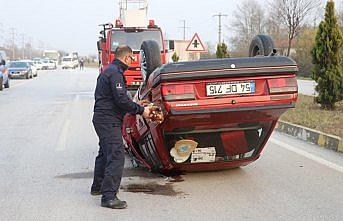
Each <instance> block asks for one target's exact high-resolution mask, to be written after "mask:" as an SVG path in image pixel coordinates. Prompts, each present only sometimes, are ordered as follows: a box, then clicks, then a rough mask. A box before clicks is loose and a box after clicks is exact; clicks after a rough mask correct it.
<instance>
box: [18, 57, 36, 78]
mask: <svg viewBox="0 0 343 221" xmlns="http://www.w3.org/2000/svg"><path fill="white" fill-rule="evenodd" d="M21 61H25V62H27V63H29V65H31V70H32V75H33V77H37V76H38V68H37V66H36V64H35V62H34V61H32V60H21Z"/></svg>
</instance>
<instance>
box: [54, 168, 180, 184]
mask: <svg viewBox="0 0 343 221" xmlns="http://www.w3.org/2000/svg"><path fill="white" fill-rule="evenodd" d="M93 175H94V172H93V171H89V172H81V173H69V174H63V175H58V176H55V178H58V179H92V178H93ZM123 177H142V178H147V179H157V178H161V177H167V176H164V175H161V174H156V173H151V172H149V171H147V170H145V169H143V168H124V171H123ZM168 179H169V176H168ZM169 181H170V182H172V183H176V182H181V181H183V179H182V177H181V176H180V175H172V176H170V180H169Z"/></svg>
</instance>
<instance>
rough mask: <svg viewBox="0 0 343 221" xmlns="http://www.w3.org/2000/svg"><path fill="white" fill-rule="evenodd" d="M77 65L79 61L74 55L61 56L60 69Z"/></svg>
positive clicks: (73, 67)
mask: <svg viewBox="0 0 343 221" xmlns="http://www.w3.org/2000/svg"><path fill="white" fill-rule="evenodd" d="M78 65H79V61H78V60H77V58H74V57H63V58H62V69H69V68H72V69H75V68H77V67H78Z"/></svg>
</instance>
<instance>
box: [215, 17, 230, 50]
mask: <svg viewBox="0 0 343 221" xmlns="http://www.w3.org/2000/svg"><path fill="white" fill-rule="evenodd" d="M227 16H228V15H226V14H222V13H221V12H220V13H219V14H217V15H213V17H218V19H219V24H218V35H219V36H218V44H221V43H222V17H227Z"/></svg>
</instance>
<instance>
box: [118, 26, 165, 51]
mask: <svg viewBox="0 0 343 221" xmlns="http://www.w3.org/2000/svg"><path fill="white" fill-rule="evenodd" d="M146 40H154V41H156V42H157V43H158V45H159V46H160V49H161V50H162V49H163V44H162V36H161V32H160V31H156V30H152V31H142V32H126V31H122V30H114V31H113V32H112V48H111V50H112V51H115V50H116V48H117V47H118V46H119V45H128V46H130V47H131V48H132V50H134V51H139V50H140V48H141V45H142V43H143V41H146Z"/></svg>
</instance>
